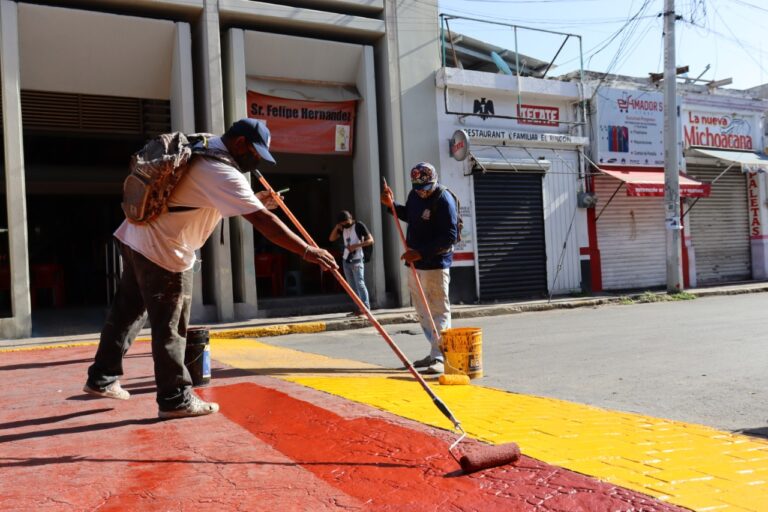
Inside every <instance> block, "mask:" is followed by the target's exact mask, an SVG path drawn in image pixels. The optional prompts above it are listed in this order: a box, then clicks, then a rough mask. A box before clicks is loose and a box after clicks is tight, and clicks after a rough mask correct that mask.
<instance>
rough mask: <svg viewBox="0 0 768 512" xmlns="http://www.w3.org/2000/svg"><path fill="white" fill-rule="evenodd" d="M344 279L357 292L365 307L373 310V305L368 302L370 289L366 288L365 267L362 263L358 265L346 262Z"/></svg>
mask: <svg viewBox="0 0 768 512" xmlns="http://www.w3.org/2000/svg"><path fill="white" fill-rule="evenodd" d="M343 266H344V277H345V278H346V279H347V282H348V283H349V286H351V287H352V289H353V290H354V291H355V293H356V294H357V296H358V297H360V300H361V301H363V303H364V304H365V307H366V308H368V309H371V303H370V302H369V300H368V288H366V287H365V266H364V265H363V262H362V261H359V262H357V263H347V262H346V261H345V262H344V265H343Z"/></svg>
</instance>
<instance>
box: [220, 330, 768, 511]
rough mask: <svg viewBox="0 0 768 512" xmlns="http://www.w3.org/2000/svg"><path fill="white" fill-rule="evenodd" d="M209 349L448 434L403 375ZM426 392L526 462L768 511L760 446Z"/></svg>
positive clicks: (233, 348)
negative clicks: (518, 450) (507, 445)
mask: <svg viewBox="0 0 768 512" xmlns="http://www.w3.org/2000/svg"><path fill="white" fill-rule="evenodd" d="M212 343H213V345H212V348H211V350H212V356H213V358H214V359H216V360H217V361H221V362H225V363H227V364H229V365H231V366H235V367H239V368H248V369H251V370H253V371H255V372H256V373H264V374H267V375H275V376H279V377H281V378H283V379H285V380H288V381H291V382H295V383H298V384H301V385H303V386H307V387H310V388H313V389H317V390H320V391H325V392H327V393H331V394H334V395H337V396H340V397H343V398H346V399H348V400H353V401H356V402H360V403H363V404H367V405H371V406H373V407H376V408H378V409H382V410H385V411H388V412H391V413H393V414H397V415H399V416H402V417H405V418H409V419H412V420H415V421H418V422H420V423H425V424H428V425H433V426H436V427H439V428H443V429H447V430H451V429H452V428H453V425H452V424H451V423H450V422H449V421H448V420H447V419H446V418H445V417H444V416H443V415H442V414H441V413H440V412H439V411H438V410H437V408H435V406H434V404H433V403H432V401H431V399H430V398H429V397H428V396H427V395H426V394H425V393H424V391H423V390H422V389H421V387H420V386H419V384H418V383H416V382H415V381H413V380H411V378H410V376H409V375H408V374H407V373H405V372H402V371H400V372H392V371H391V370H386V369H383V368H379V367H376V366H374V365H368V364H365V363H360V362H356V361H352V360H348V359H333V358H329V357H325V356H320V355H316V354H310V353H305V352H299V351H296V350H290V349H285V348H278V347H273V346H269V345H266V344H264V343H259V342H255V341H244V340H223V339H222V340H216V341H215V342H212ZM292 369H294V370H292ZM313 373H314V375H313ZM330 373H332V374H333V376H329V374H330ZM387 373H389V374H391V377H395V378H391V377H390V378H388V376H387ZM431 385H432V386H433V389H434V390H435V392H436V393H437V394H438V396H440V397H441V398H442V399H443V401H444V402H445V403H446V404H447V405H448V407H449V408H450V409H451V411H452V412H453V413H454V414H455V415H456V417H457V418H458V419H459V420H460V421H461V422H462V426H463V427H464V429H465V430H466V431H467V432H468V433H469V435H470V436H471V437H474V438H476V439H480V440H483V441H486V442H490V443H494V444H500V443H506V442H516V443H518V444H519V445H520V448H521V450H522V451H523V453H524V454H526V455H528V456H531V457H534V458H536V459H539V460H541V461H544V462H547V463H549V464H553V465H557V466H561V467H565V468H568V469H571V470H574V471H578V472H580V473H584V474H587V475H590V476H594V477H596V478H599V479H601V480H604V481H607V482H610V483H613V484H615V485H619V486H622V487H626V488H628V489H633V490H636V491H640V492H643V493H646V494H649V495H651V496H655V497H657V498H659V499H661V500H664V501H668V502H670V503H674V504H676V505H680V506H682V507H686V508H689V509H691V510H695V511H702V512H704V511H706V512H709V511H713V512H726V511H727V512H747V511H749V512H766V510H768V507H766V504H768V483H766V482H767V481H768V442H765V441H762V440H758V439H753V438H750V437H747V436H742V435H737V434H732V433H729V432H723V431H718V430H715V429H711V428H709V427H705V426H702V425H695V424H688V423H682V422H676V421H671V420H665V419H659V418H653V417H650V416H643V415H639V414H631V413H624V412H617V411H610V410H605V409H600V408H597V407H592V406H588V405H582V404H577V403H572V402H566V401H563V400H556V399H551V398H544V397H536V396H529V395H521V394H516V393H509V392H506V391H501V390H497V389H491V388H484V387H480V386H478V385H470V386H439V385H438V384H437V383H436V382H435V383H433V384H431Z"/></svg>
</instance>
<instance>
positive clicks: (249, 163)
mask: <svg viewBox="0 0 768 512" xmlns="http://www.w3.org/2000/svg"><path fill="white" fill-rule="evenodd" d="M232 157H233V158H234V159H235V161H236V162H237V165H238V166H239V167H240V170H241V171H243V172H253V171H255V170H256V168H257V167H258V165H259V161H260V160H261V159H260V158H259V157H258V156H256V155H254V154H253V153H251V152H250V151H245V152H243V153H241V154H239V155H232Z"/></svg>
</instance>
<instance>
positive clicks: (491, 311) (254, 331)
mask: <svg viewBox="0 0 768 512" xmlns="http://www.w3.org/2000/svg"><path fill="white" fill-rule="evenodd" d="M764 292H768V284H765V285H759V286H750V287H747V288H728V289H697V290H693V291H685V293H686V294H688V295H691V296H693V298H701V297H713V296H718V295H745V294H749V293H764ZM649 293H651V294H652V295H654V296H656V297H666V296H668V295H669V294H668V293H667V292H642V293H637V292H635V293H631V294H627V295H618V296H611V297H597V298H585V299H577V300H573V301H562V302H544V303H533V304H515V305H513V304H505V305H489V306H485V307H482V306H481V307H477V308H473V309H455V310H454V311H453V312H452V314H451V316H452V318H455V319H462V318H480V317H486V316H501V315H514V314H518V313H532V312H539V311H551V310H554V309H576V308H584V307H597V306H605V305H612V304H615V305H626V304H627V301H630V302H631V303H633V304H635V303H644V302H651V301H649V300H647V299H648V294H649ZM670 300H675V299H667V298H661V299H659V300H658V301H657V302H664V301H670ZM678 300H680V299H678ZM682 300H688V299H682ZM376 320H378V322H379V323H380V324H381V325H392V324H402V323H411V322H414V323H415V322H418V316H417V315H416V313H415V312H408V313H386V314H384V315H381V316H380V317H379V316H377V317H376ZM370 326H371V323H370V322H369V321H368V319H367V318H364V317H363V318H348V319H339V320H328V321H325V322H297V323H288V324H277V325H269V326H261V327H243V328H238V329H221V330H215V331H214V330H213V329H215V328H213V329H212V330H211V338H264V337H269V336H283V335H286V334H298V333H301V334H308V333H316V332H325V331H345V330H351V329H363V328H366V327H370Z"/></svg>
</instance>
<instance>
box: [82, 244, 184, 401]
mask: <svg viewBox="0 0 768 512" xmlns="http://www.w3.org/2000/svg"><path fill="white" fill-rule="evenodd" d="M118 243H119V242H118ZM120 250H121V253H122V255H123V275H122V276H121V278H120V284H119V285H118V288H117V293H116V295H115V298H114V302H113V303H112V309H111V310H110V312H109V316H108V317H107V321H106V323H105V324H104V327H103V328H102V331H101V339H100V340H99V348H98V349H97V350H96V357H95V359H94V362H93V365H91V367H90V368H88V385H89V386H91V387H94V388H97V389H103V388H105V387H106V386H108V385H110V384H112V383H113V382H114V381H116V380H117V379H118V377H119V376H121V375H123V356H124V355H125V353H126V352H128V349H129V348H130V347H131V344H132V343H133V340H134V339H135V338H136V335H137V334H138V333H139V331H140V330H141V328H142V327H143V326H144V323H145V321H146V319H147V315H149V322H150V325H151V328H152V360H153V361H154V365H155V384H156V385H157V404H158V406H159V408H160V410H163V411H170V410H174V409H181V408H184V407H186V406H187V405H188V404H189V401H190V397H191V392H192V391H191V390H192V379H191V378H190V376H189V372H188V371H187V368H186V367H185V366H184V351H185V349H186V344H187V342H186V335H187V324H188V322H189V309H190V305H191V303H192V270H191V269H190V270H187V271H185V272H169V271H168V270H165V269H164V268H162V267H159V266H158V265H156V264H154V263H152V262H151V261H150V260H148V259H147V258H145V257H144V256H142V255H141V254H139V253H138V252H136V251H134V250H133V249H131V248H130V247H128V246H126V245H124V244H122V243H121V244H120Z"/></svg>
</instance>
